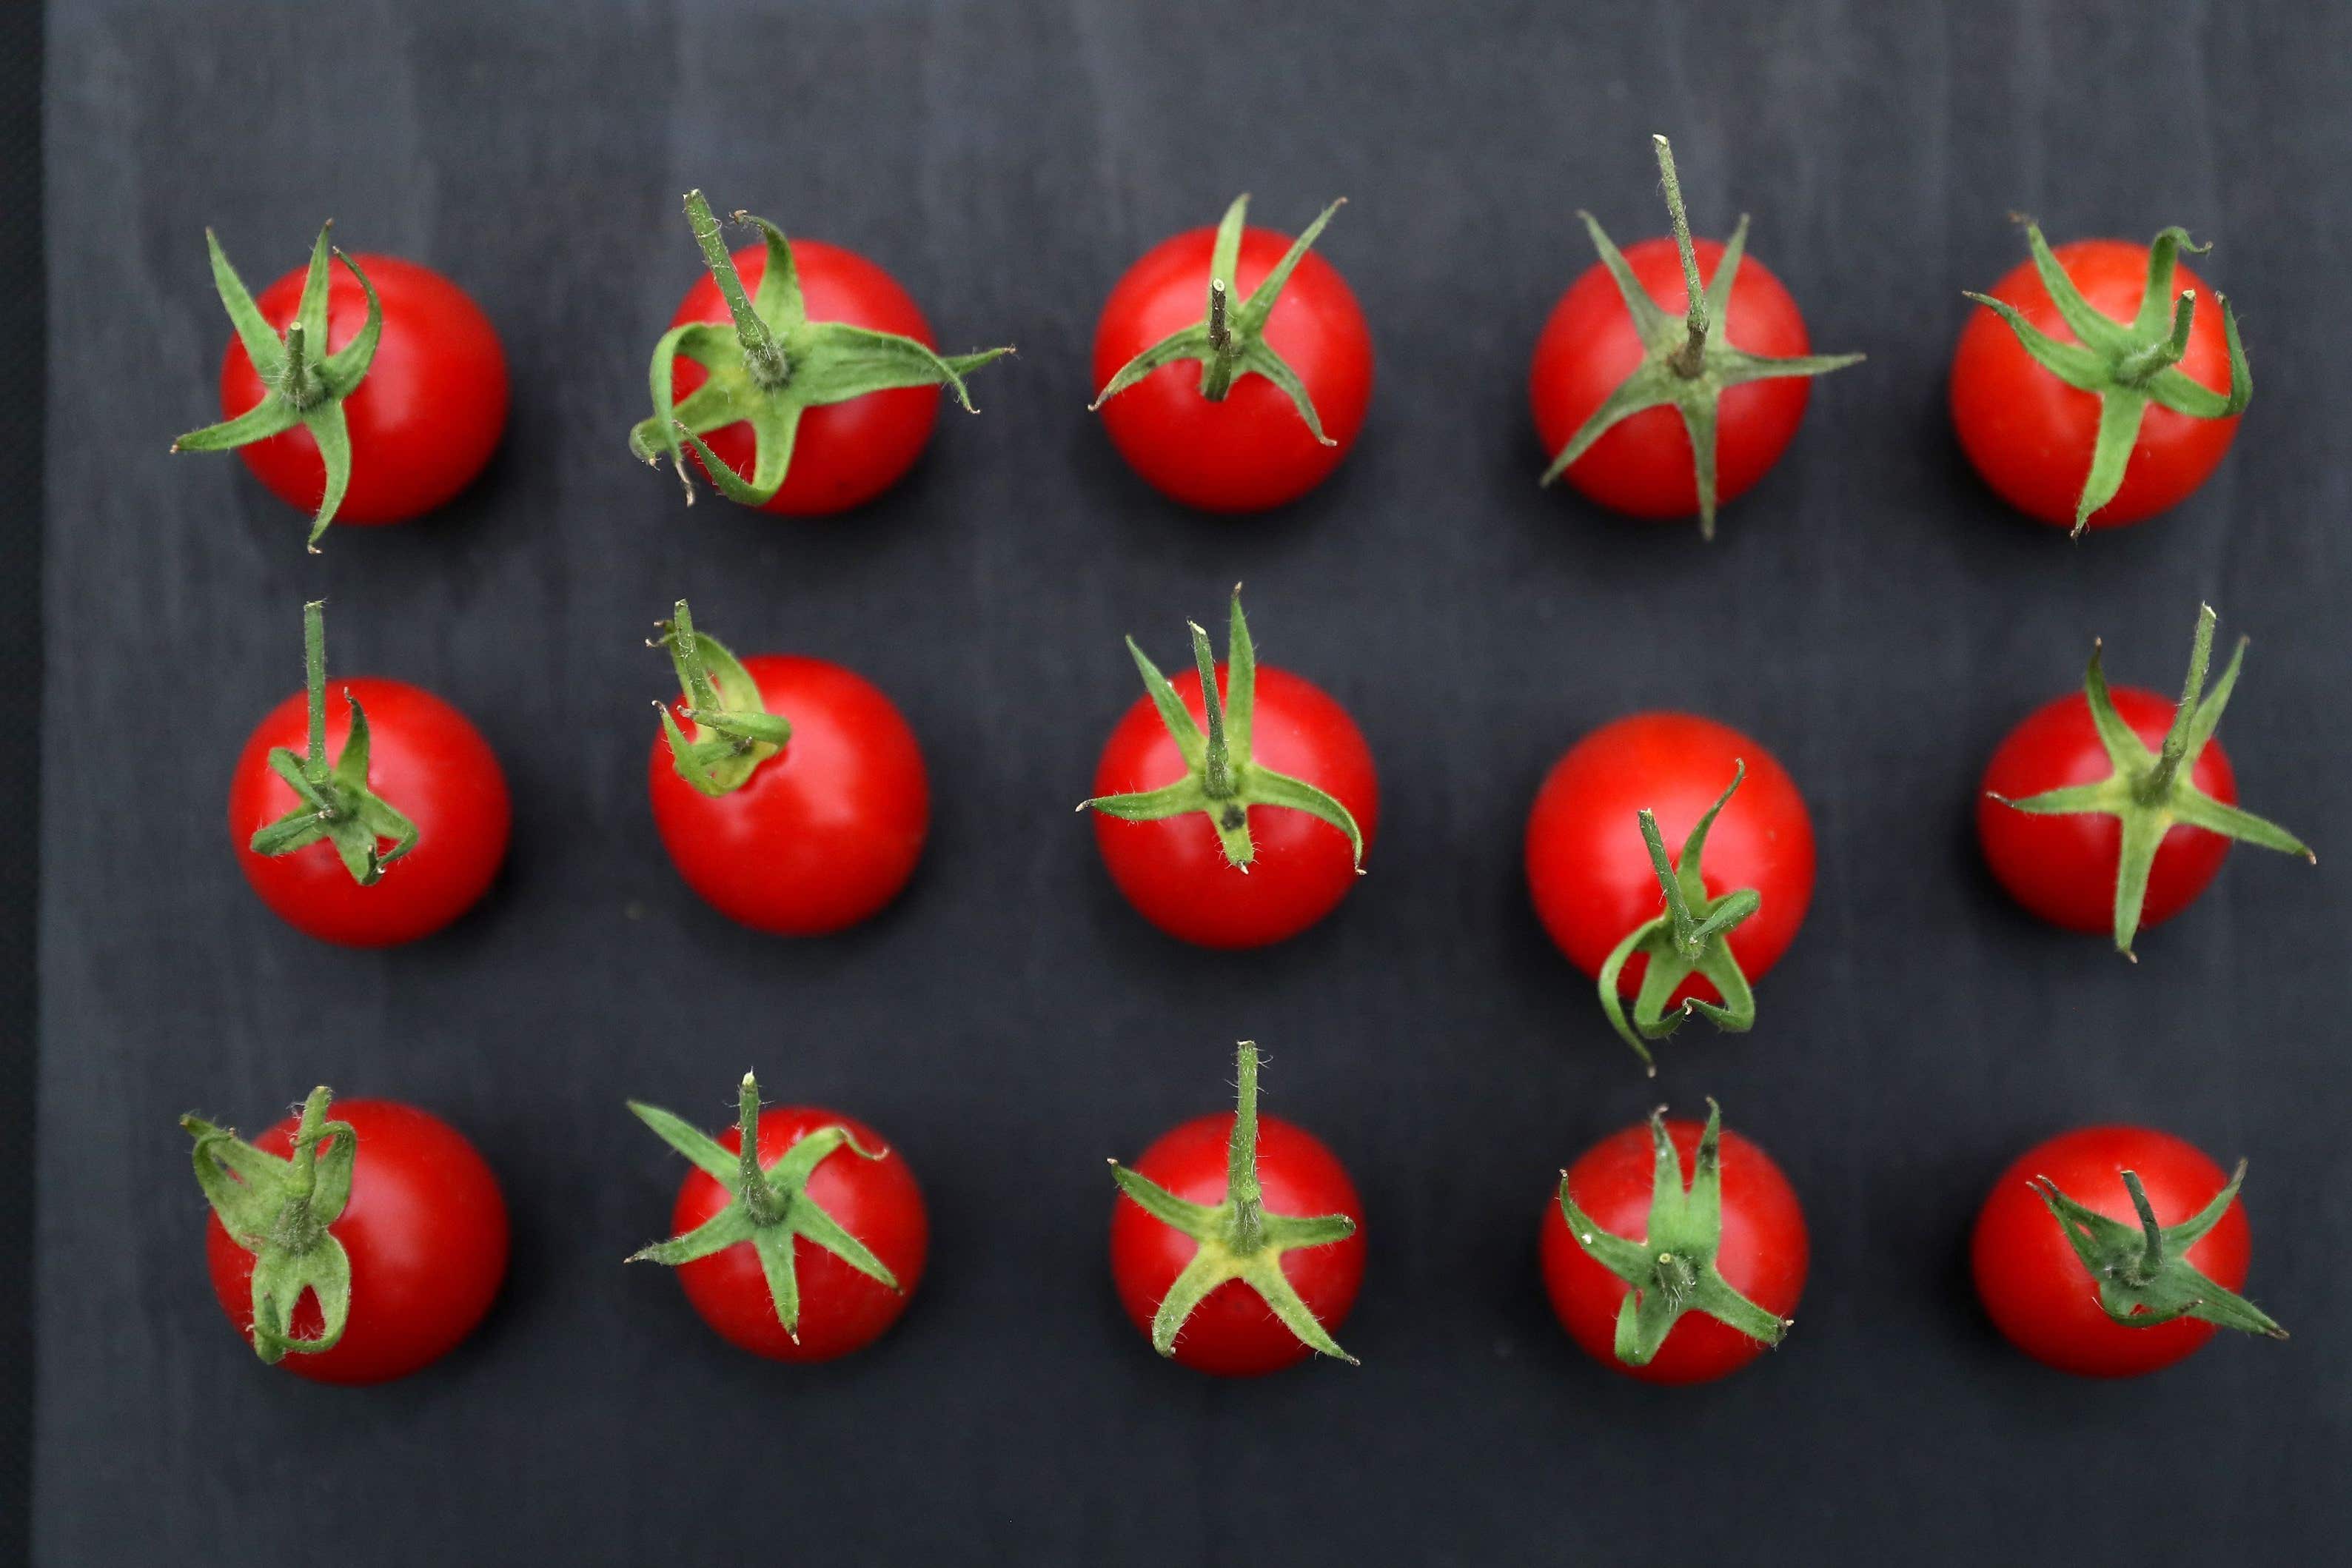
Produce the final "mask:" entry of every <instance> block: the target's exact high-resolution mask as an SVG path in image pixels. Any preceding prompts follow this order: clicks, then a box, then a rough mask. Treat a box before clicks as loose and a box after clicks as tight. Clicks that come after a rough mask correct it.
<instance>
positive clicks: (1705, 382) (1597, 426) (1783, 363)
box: [1542, 136, 1863, 539]
mask: <svg viewBox="0 0 2352 1568" xmlns="http://www.w3.org/2000/svg"><path fill="white" fill-rule="evenodd" d="M1650 140H1651V141H1652V142H1654V143H1655V144H1656V147H1657V153H1658V172H1659V174H1660V175H1661V176H1662V177H1663V178H1664V184H1665V188H1666V211H1667V213H1668V214H1669V215H1670V216H1672V218H1673V220H1674V231H1675V247H1676V248H1677V249H1678V250H1680V251H1681V252H1682V260H1683V288H1684V291H1685V299H1686V300H1687V301H1688V307H1687V309H1686V310H1685V314H1684V315H1683V316H1682V317H1681V318H1680V319H1676V318H1675V317H1673V316H1670V315H1668V314H1667V313H1666V312H1665V311H1664V310H1660V309H1659V308H1658V305H1657V301H1655V300H1652V299H1651V298H1650V293H1649V290H1648V289H1644V288H1643V287H1642V285H1641V282H1640V280H1639V279H1636V278H1635V277H1634V276H1633V268H1632V267H1630V266H1628V265H1627V263H1626V260H1625V257H1624V254H1623V253H1622V252H1621V251H1620V250H1619V249H1618V248H1617V247H1616V246H1615V245H1614V244H1613V243H1612V242H1611V240H1610V238H1609V237H1608V236H1607V235H1606V234H1604V233H1602V232H1601V225H1600V223H1599V222H1598V221H1596V220H1595V219H1594V217H1593V216H1592V215H1591V213H1588V212H1580V213H1578V214H1577V215H1576V216H1579V217H1580V218H1582V219H1583V220H1584V227H1585V230H1586V232H1588V233H1589V234H1591V236H1592V247H1593V248H1594V249H1595V250H1597V251H1599V252H1600V253H1601V265H1602V266H1604V267H1606V268H1609V276H1610V277H1611V278H1612V279H1614V280H1615V282H1616V284H1617V292H1618V295H1619V297H1620V298H1622V300H1624V301H1625V310H1626V312H1627V313H1628V314H1630V315H1631V316H1632V317H1633V327H1634V331H1637V332H1638V333H1640V334H1641V339H1642V342H1643V345H1644V347H1645V351H1646V352H1645V353H1643V357H1642V363H1641V364H1640V365H1639V366H1637V367H1636V368H1635V369H1634V371H1633V374H1631V375H1629V376H1627V377H1626V378H1625V379H1624V380H1623V381H1622V382H1620V383H1618V384H1617V389H1616V390H1615V391H1614V392H1612V393H1611V394H1610V395H1608V396H1607V397H1604V398H1602V399H1601V406H1600V407H1598V408H1596V409H1594V410H1593V411H1592V413H1591V416H1590V417H1588V418H1587V419H1586V420H1585V421H1584V423H1583V424H1581V425H1580V426H1577V428H1576V434H1574V435H1573V436H1570V437H1569V438H1568V445H1567V446H1565V447H1561V448H1560V449H1559V453H1558V454H1557V455H1555V456H1554V457H1553V458H1552V460H1551V467H1549V468H1546V469H1545V470H1544V473H1543V479H1542V482H1543V483H1544V484H1547V485H1549V484H1550V483H1551V482H1552V481H1553V480H1554V479H1559V476H1560V475H1562V474H1564V473H1566V472H1567V471H1568V469H1569V467H1570V465H1571V464H1573V463H1574V462H1575V461H1576V460H1577V459H1578V458H1581V457H1583V456H1584V454H1585V453H1586V451H1588V450H1589V449H1591V446H1592V444H1593V443H1594V442H1595V441H1598V440H1599V439H1601V437H1602V436H1603V435H1605V434H1606V433H1607V432H1608V431H1609V429H1610V427H1611V426H1614V425H1616V424H1617V423H1618V422H1619V421H1620V420H1622V419H1625V418H1627V417H1629V416H1633V415H1635V414H1639V413H1641V412H1642V411H1643V409H1645V408H1662V407H1672V408H1673V409H1674V410H1675V412H1676V413H1678V414H1680V415H1681V416H1682V420H1683V428H1684V430H1685V431H1686V432H1687V433H1688V434H1689V436H1690V447H1691V462H1692V468H1693V472H1694V478H1695V479H1696V481H1697V486H1698V529H1699V533H1700V535H1701V536H1702V537H1704V538H1707V539H1713V538H1714V537H1715V506H1716V499H1715V498H1716V484H1715V433H1716V410H1717V405H1718V403H1719V402H1720V401H1721V399H1722V397H1723V394H1724V391H1725V389H1726V388H1727V387H1733V386H1738V385H1740V384H1743V383H1746V382H1750V381H1768V380H1770V379H1772V378H1774V377H1777V376H1789V375H1825V374H1828V373H1829V372H1831V371H1833V370H1842V369H1843V368H1844V367H1845V366H1847V365H1850V364H1858V363H1861V361H1862V358H1863V356H1862V355H1860V354H1800V355H1796V356H1793V357H1790V358H1786V359H1773V358H1769V357H1767V356H1766V355H1763V354H1752V353H1748V352H1746V351H1745V350H1743V349H1737V348H1734V347H1732V346H1731V344H1730V343H1729V342H1726V341H1725V340H1724V335H1723V333H1722V332H1721V331H1717V323H1719V322H1721V321H1723V320H1724V316H1725V312H1726V311H1727V310H1729V309H1730V306H1731V285H1732V280H1733V279H1736V278H1738V275H1739V263H1740V258H1742V257H1744V256H1745V255H1746V254H1747V251H1748V215H1747V214H1745V213H1742V214H1740V216H1739V223H1738V226H1736V227H1734V228H1733V229H1732V231H1731V238H1730V240H1729V242H1728V243H1727V244H1726V245H1725V246H1724V247H1723V257H1722V258H1721V259H1720V260H1719V261H1717V263H1716V268H1715V276H1714V278H1712V279H1709V280H1707V282H1706V284H1705V286H1704V287H1702V286H1701V284H1700V281H1699V275H1698V257H1697V255H1696V252H1695V251H1694V250H1693V249H1692V247H1691V231H1690V218H1689V216H1688V215H1687V214H1686V213H1685V212H1684V210H1683V191H1682V184H1681V182H1680V181H1679V180H1677V179H1676V178H1675V153H1674V149H1673V147H1671V146H1670V145H1668V143H1667V142H1666V139H1665V138H1664V137H1663V136H1653V137H1651V138H1650Z"/></svg>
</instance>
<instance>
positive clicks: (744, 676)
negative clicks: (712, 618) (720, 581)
mask: <svg viewBox="0 0 2352 1568" xmlns="http://www.w3.org/2000/svg"><path fill="white" fill-rule="evenodd" d="M654 624H655V626H656V627H657V628H659V630H660V633H661V635H660V636H659V637H655V638H653V639H652V640H651V641H649V642H648V643H646V647H662V648H667V649H668V650H669V660H670V663H671V665H672V666H674V667H675V668H677V682H678V686H679V689H682V690H683V691H684V692H685V693H686V706H685V707H684V708H683V709H681V710H679V711H680V712H681V713H682V714H683V715H684V716H685V718H686V720H687V721H688V722H689V723H691V724H692V725H693V726H694V739H692V740H690V741H689V740H688V739H687V737H686V732H685V731H683V730H681V729H680V728H679V727H678V722H677V715H674V714H672V713H671V711H670V704H668V703H667V702H656V703H655V704H654V708H655V710H656V711H657V712H659V713H660V714H661V721H662V733H663V734H664V735H666V736H667V737H668V739H669V757H670V765H671V766H672V767H674V768H676V769H677V776H678V777H679V778H681V779H684V780H685V781H686V782H687V783H688V784H692V785H693V786H694V787H695V788H696V789H698V790H700V791H701V792H702V793H703V794H704V795H711V796H714V797H715V796H718V795H726V794H728V793H730V791H734V790H739V789H741V788H742V787H743V786H744V785H745V784H749V783H750V782H751V774H752V773H754V772H756V771H757V770H758V768H759V766H760V764H761V763H764V762H766V761H767V760H768V759H769V758H770V757H772V756H774V755H775V754H776V753H777V752H780V751H782V749H783V747H784V743H785V742H787V741H790V740H791V739H792V738H793V726H792V721H790V720H788V719H786V718H784V717H783V716H782V714H777V713H771V712H769V711H768V710H767V708H766V707H765V705H764V704H763V703H762V702H761V698H760V688H759V684H758V683H757V682H756V681H754V680H753V679H751V672H750V671H748V670H746V669H745V668H743V666H742V663H741V661H740V660H739V659H737V658H736V657H735V656H734V655H733V654H731V653H730V652H728V651H727V649H726V647H724V646H722V645H721V644H720V642H719V639H718V638H717V637H712V636H711V635H710V634H709V632H698V631H696V630H695V629H694V615H693V612H691V611H690V610H688V608H687V606H686V601H685V600H684V599H680V600H679V601H678V602H677V614H676V615H675V616H674V617H673V618H672V619H669V620H667V621H656V622H655V623H654Z"/></svg>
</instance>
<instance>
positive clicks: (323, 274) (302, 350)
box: [172, 219, 383, 554]
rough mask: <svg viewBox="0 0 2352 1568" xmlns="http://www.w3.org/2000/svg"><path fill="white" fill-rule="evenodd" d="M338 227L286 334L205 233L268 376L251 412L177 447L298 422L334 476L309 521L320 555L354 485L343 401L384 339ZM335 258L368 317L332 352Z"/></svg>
mask: <svg viewBox="0 0 2352 1568" xmlns="http://www.w3.org/2000/svg"><path fill="white" fill-rule="evenodd" d="M333 230H334V223H333V221H332V220H331V219H330V220H329V221H328V222H327V223H325V224H323V225H321V226H320V229H319V237H318V239H317V240H316V241H315V242H314V243H313V244H312V245H311V247H310V269H309V271H307V272H306V273H305V274H304V275H303V279H302V298H301V300H300V302H299V304H297V305H296V307H295V310H294V319H293V320H292V321H289V322H288V323H287V326H286V331H285V333H284V335H283V336H280V335H279V334H278V331H276V330H275V329H273V328H272V327H271V326H270V325H269V323H268V321H266V320H264V319H263V317H262V314H261V310H260V309H259V308H258V307H257V306H256V305H255V304H254V302H253V296H252V295H251V294H249V293H247V291H246V287H245V282H244V280H243V279H240V278H238V277H237V275H236V268H234V267H231V266H230V265H229V261H228V256H227V254H226V252H225V251H223V250H222V249H221V247H220V241H219V239H218V238H217V237H215V235H214V234H213V231H212V230H211V229H206V230H205V248H206V249H207V250H208V251H209V252H210V253H211V256H212V267H213V288H214V289H215V291H216V292H217V293H218V294H219V295H220V301H221V304H222V306H223V307H225V308H226V310H227V311H228V319H229V323H230V324H231V325H232V326H233V327H235V328H236V337H237V342H240V343H242V344H243V345H244V346H245V355H246V358H247V360H249V361H251V362H252V364H253V371H254V374H256V375H257V376H259V377H260V378H261V384H262V389H263V390H262V395H261V401H260V402H258V403H257V404H255V405H253V406H252V407H251V408H248V409H247V410H246V411H245V412H244V413H242V414H239V415H237V416H235V417H234V418H230V419H225V420H223V421H222V422H221V423H219V424H217V425H207V426H205V427H204V428H203V429H201V430H191V431H189V432H188V433H187V434H186V435H184V436H183V437H180V438H179V439H178V440H176V441H174V442H173V443H172V450H173V451H174V452H226V451H228V450H230V449H232V448H234V447H244V446H248V445H250V444H251V443H253V442H256V441H265V440H268V438H269V437H272V436H278V435H283V434H284V433H285V432H287V431H289V430H291V429H293V428H294V427H295V426H298V425H299V426H302V427H303V428H305V429H307V430H309V431H310V438H311V440H313V441H314V442H316V443H317V444H318V447H319V458H320V462H321V463H322V464H323V465H324V466H325V468H326V475H327V479H326V488H325V489H323V490H322V491H321V492H320V498H319V510H318V511H317V513H316V514H315V515H314V516H313V517H312V518H311V520H310V541H309V542H310V552H311V553H312V554H316V553H318V549H319V540H320V536H321V535H322V534H324V533H325V532H326V531H327V525H328V524H329V523H331V522H332V521H335V512H336V510H338V509H339V508H340V507H341V505H342V504H343V492H344V491H345V490H347V489H350V488H351V482H352V437H351V429H350V426H349V424H348V423H347V422H346V421H345V419H344V417H343V399H344V398H346V397H348V396H350V395H352V391H353V390H354V389H355V388H357V387H358V385H359V384H360V382H361V381H362V379H363V378H364V377H365V376H366V374H367V372H368V366H369V365H370V364H371V363H373V362H374V359H375V351H376V344H377V343H378V342H381V341H382V340H383V304H382V303H381V302H380V301H379V300H377V299H376V294H375V285H374V284H373V283H371V282H369V281H368V276H367V274H366V273H365V272H363V271H362V270H361V269H360V266H359V263H357V262H355V261H353V260H352V258H350V257H348V256H346V255H344V254H343V253H342V251H341V250H340V249H337V248H335V247H333V246H332V245H331V243H330V236H331V234H332V232H333ZM329 258H333V259H334V260H336V261H340V262H341V263H342V265H343V269H344V270H345V271H347V272H349V273H350V274H351V275H352V278H354V279H357V280H358V282H359V286H360V291H361V292H362V294H364V295H366V297H367V320H366V321H364V322H363V323H362V325H361V327H360V331H359V335H358V336H356V337H354V338H353V339H352V341H351V342H348V343H346V344H344V345H343V346H342V347H341V348H340V349H338V350H336V351H335V352H334V353H328V352H327V296H328V280H327V267H328V260H329Z"/></svg>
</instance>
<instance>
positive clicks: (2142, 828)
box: [1987, 605, 2319, 963]
mask: <svg viewBox="0 0 2352 1568" xmlns="http://www.w3.org/2000/svg"><path fill="white" fill-rule="evenodd" d="M2218 619H2219V617H2218V616H2215V615H2214V614H2213V606H2211V605H2198V606H2197V630H2196V634H2195V637H2194V638H2193V640H2192V641H2191V643H2190V645H2189V678H2188V679H2187V680H2186V681H2185V682H2184V683H2183V684H2182V687H2181V691H2180V701H2179V706H2177V707H2176V708H2175V709H2174V710H2173V714H2172V724H2171V727H2170V728H2169V729H2168V730H2167V731H2165V736H2164V743H2163V745H2162V746H2161V747H2159V748H2158V750H2156V751H2154V752H2151V751H2149V750H2148V749H2147V745H2146V743H2144V742H2142V741H2141V740H2140V738H2139V735H2138V734H2137V731H2134V730H2133V729H2132V727H2131V726H2130V725H2129V724H2126V723H2125V722H2124V720H2123V716H2122V715H2121V714H2119V713H2117V712H2116V704H2115V699H2114V698H2113V697H2112V696H2110V695H2109V694H2108V691H2107V674H2106V668H2105V660H2104V657H2103V656H2104V647H2103V645H2102V644H2101V643H2100V642H2099V641H2098V640H2097V639H2095V638H2094V639H2093V640H2092V643H2091V663H2090V668H2088V669H2087V670H2085V671H2084V677H2083V700H2084V702H2085V703H2087V704H2088V705H2089V707H2090V710H2091V723H2092V725H2093V727H2094V728H2095V729H2096V730H2097V731H2098V734H2099V743H2100V745H2101V746H2103V747H2104V748H2105V751H2106V753H2107V760H2108V762H2110V763H2113V764H2114V766H2115V772H2114V773H2110V774H2109V775H2108V776H2107V777H2106V778H2105V779H2102V780H2100V781H2099V782H2098V783H2096V784H2068V785H2066V786H2065V787H2063V788H2061V789H2053V790H2045V791H2043V792H2042V794H2040V795H2028V796H2026V797H2025V798H2024V799H2023V800H2011V799H2009V798H2008V797H2007V796H2005V795H1991V798H1992V799H1994V800H1997V801H1999V802H2000V804H2001V805H2006V806H2009V807H2010V808H2011V809H2012V810H2016V811H2022V812H2028V813H2031V814H2032V815H2033V816H2074V815H2078V814H2081V813H2086V812H2096V813H2101V814H2104V815H2105V816H2113V817H2115V818H2116V819H2117V820H2118V821H2119V822H2120V823H2121V824H2122V826H2123V842H2122V845H2121V847H2120V849H2119V851H2118V857H2117V860H2116V902H2115V939H2116V952H2120V953H2122V954H2123V955H2124V956H2125V957H2126V958H2128V959H2130V960H2131V961H2132V962H2133V963H2138V962H2139V956H2138V954H2137V953H2135V952H2132V939H2133V938H2134V937H2135V936H2136V935H2137V934H2138V931H2139V917H2140V910H2141V908H2142V907H2143V906H2144V905H2145V903H2146V902H2147V879H2148V872H2149V870H2150V868H2153V867H2154V865H2155V864H2156V855H2157V851H2158V849H2159V848H2160V847H2162V846H2163V843H2164V836H2165V835H2166V834H2167V833H2168V832H2170V831H2171V830H2172V827H2173V826H2174V825H2175V824H2176V823H2187V824H2188V825H2189V826H2192V827H2201V828H2204V829H2205V830H2206V831H2207V832H2209V833H2218V834H2220V835H2221V837H2224V838H2235V839H2240V840H2242V841H2243V842H2245V843H2248V844H2253V845H2258V846H2260V847H2263V848H2264V849H2276V850H2278V851H2280V852H2281V853H2283V854H2287V855H2300V856H2302V857H2303V858H2305V860H2308V861H2310V862H2312V863H2313V864H2317V863H2318V859H2319V857H2318V856H2316V855H2315V854H2313V853H2312V852H2311V849H2310V847H2308V846H2306V845H2305V843H2304V842H2303V840H2301V839H2299V838H2297V837H2295V836H2294V834H2292V833H2289V832H2288V831H2287V830H2286V829H2285V828H2284V827H2281V826H2278V824H2276V823H2274V822H2270V821H2266V820H2264V819H2263V818H2262V817H2259V816H2254V815H2253V814H2252V812H2249V811H2243V810H2241V809H2240V808H2239V807H2237V806H2234V805H2224V804H2223V803H2221V801H2218V800H2215V799H2214V798H2213V797H2212V796H2211V795H2207V794H2206V793H2205V792H2204V791H2202V790H2200V789H2199V788H2198V787H2197V785H2196V784H2195V783H2194V782H2193V780H2192V777H2191V775H2192V774H2194V773H2195V772H2196V771H2197V758H2198V755H2199V753H2200V752H2203V751H2204V750H2205V745H2206V742H2209V741H2210V740H2211V739H2212V738H2213V731H2214V730H2215V729H2216V728H2217V727H2218V726H2219V725H2220V724H2221V710H2222V709H2224V708H2225V707H2227V706H2228V705H2229V701H2230V694H2231V691H2233V690H2235V689H2236V688H2237V684H2238V671H2239V669H2240V668H2242V666H2243V665H2244V663H2245V658H2246V639H2245V638H2244V637H2240V638H2239V639H2238V646H2237V647H2236V648H2234V649H2233V650H2232V651H2231V655H2230V662H2229V664H2228V665H2227V666H2226V667H2225V668H2223V669H2222V671H2221V679H2219V680H2217V681H2215V682H2214V683H2213V689H2211V690H2210V691H2208V690H2206V689H2205V675H2206V671H2207V670H2208V669H2209V668H2210V667H2211V661H2212V658H2213V628H2214V626H2215V624H2216V623H2217V621H2218ZM1987 793H1988V794H1990V793H1991V792H1990V791H1988V792H1987Z"/></svg>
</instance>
